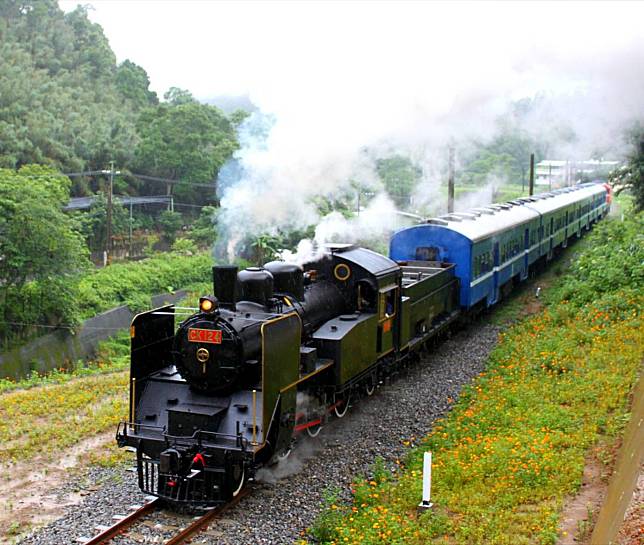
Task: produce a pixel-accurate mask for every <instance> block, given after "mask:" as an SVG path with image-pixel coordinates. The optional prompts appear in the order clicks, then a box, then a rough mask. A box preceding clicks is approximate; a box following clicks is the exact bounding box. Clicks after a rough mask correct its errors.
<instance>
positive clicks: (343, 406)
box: [333, 394, 351, 418]
mask: <svg viewBox="0 0 644 545" xmlns="http://www.w3.org/2000/svg"><path fill="white" fill-rule="evenodd" d="M350 401H351V395H350V394H349V395H347V396H346V397H339V396H338V395H337V394H334V395H333V412H335V416H337V417H338V418H344V416H345V415H346V414H347V411H348V410H349V402H350ZM338 405H339V406H340V407H339V408H338Z"/></svg>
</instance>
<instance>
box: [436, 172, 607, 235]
mask: <svg viewBox="0 0 644 545" xmlns="http://www.w3.org/2000/svg"><path fill="white" fill-rule="evenodd" d="M605 191H606V190H605V188H604V187H603V186H602V185H599V184H584V185H579V186H574V187H568V188H563V189H559V190H555V191H552V192H549V193H542V194H540V195H534V196H532V197H524V198H521V199H517V200H514V201H509V202H507V203H500V204H491V205H489V206H482V207H478V208H472V209H470V210H467V211H465V212H455V213H451V214H445V215H443V216H440V217H438V218H432V219H429V220H427V223H428V224H431V225H436V226H439V227H444V228H445V229H449V230H450V231H453V232H455V233H459V234H461V235H462V236H464V237H465V238H468V239H470V240H471V241H472V242H477V241H479V240H483V239H486V238H488V237H490V236H492V235H494V234H496V233H499V232H502V231H505V230H507V229H509V228H511V227H514V226H517V225H521V224H523V223H526V222H528V221H530V220H534V219H537V218H539V216H540V215H541V214H546V213H548V212H552V211H554V210H558V209H559V208H562V207H564V206H567V205H569V204H572V203H575V202H577V201H580V200H582V199H584V198H587V197H590V196H593V195H597V194H599V193H602V192H603V193H605Z"/></svg>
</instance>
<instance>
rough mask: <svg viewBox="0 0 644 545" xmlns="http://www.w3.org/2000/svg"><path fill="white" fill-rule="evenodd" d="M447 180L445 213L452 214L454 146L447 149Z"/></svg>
mask: <svg viewBox="0 0 644 545" xmlns="http://www.w3.org/2000/svg"><path fill="white" fill-rule="evenodd" d="M448 168H449V173H448V178H447V213H448V214H451V213H452V212H454V146H450V147H449V162H448Z"/></svg>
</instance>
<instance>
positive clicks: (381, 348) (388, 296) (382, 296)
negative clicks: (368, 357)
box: [376, 285, 399, 356]
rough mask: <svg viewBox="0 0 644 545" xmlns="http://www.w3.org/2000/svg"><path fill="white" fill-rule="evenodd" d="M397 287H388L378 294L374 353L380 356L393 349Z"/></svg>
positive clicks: (396, 311)
mask: <svg viewBox="0 0 644 545" xmlns="http://www.w3.org/2000/svg"><path fill="white" fill-rule="evenodd" d="M398 299H399V297H398V286H396V285H390V286H386V287H384V288H381V289H380V291H379V292H378V333H377V339H376V343H377V344H376V352H377V354H378V356H382V355H384V354H387V353H388V352H391V351H392V350H393V349H394V330H395V323H394V322H395V320H396V314H398Z"/></svg>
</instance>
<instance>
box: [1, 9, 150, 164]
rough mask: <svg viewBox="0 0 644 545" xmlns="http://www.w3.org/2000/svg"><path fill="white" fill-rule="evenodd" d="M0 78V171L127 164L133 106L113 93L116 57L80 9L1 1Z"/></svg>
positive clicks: (133, 135) (132, 144)
mask: <svg viewBox="0 0 644 545" xmlns="http://www.w3.org/2000/svg"><path fill="white" fill-rule="evenodd" d="M130 68H132V67H130ZM0 74H2V78H0V142H2V146H0V166H4V167H7V168H19V167H20V166H21V165H24V164H29V163H40V164H48V165H51V166H53V167H54V168H57V169H62V170H66V171H76V170H82V169H84V168H85V167H90V168H103V167H104V166H105V164H106V162H107V161H109V160H112V159H113V160H115V161H117V162H118V163H119V164H120V165H124V164H126V163H127V162H130V161H131V159H132V152H133V150H134V149H135V147H136V139H137V136H136V133H135V130H134V127H135V122H134V115H133V112H134V111H135V110H137V109H138V108H140V105H139V104H138V103H135V102H132V100H130V99H124V96H123V95H122V94H121V93H120V92H119V91H118V90H117V86H116V83H115V81H116V80H117V79H118V78H117V77H115V76H116V58H115V56H114V53H113V52H112V50H111V49H110V47H109V43H108V41H107V39H106V38H105V36H104V34H103V30H102V28H101V27H100V26H99V25H97V24H94V23H92V22H91V21H90V20H89V19H88V17H87V11H86V9H85V8H82V7H78V8H77V9H76V10H74V11H72V12H70V13H67V14H65V13H63V12H62V10H60V9H59V7H58V4H57V2H56V1H55V0H39V1H31V2H30V1H13V0H2V2H1V3H0ZM138 75H139V76H141V74H138Z"/></svg>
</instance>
